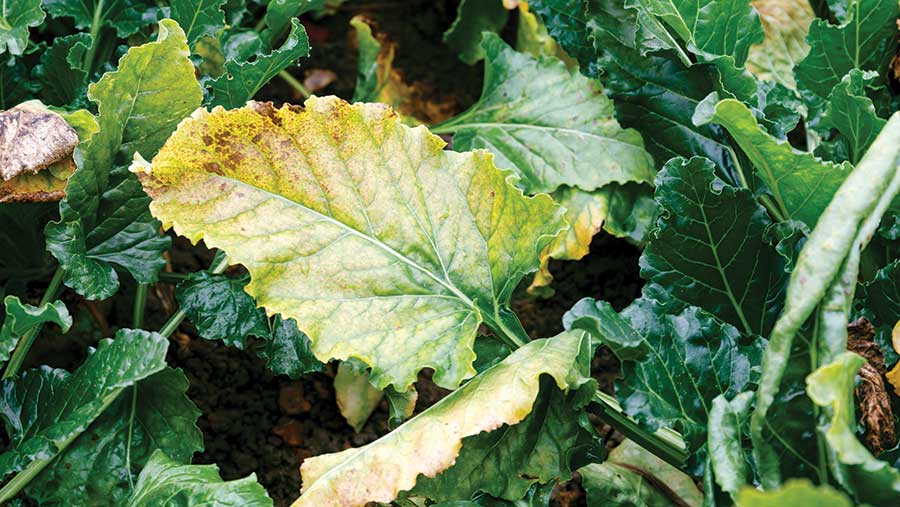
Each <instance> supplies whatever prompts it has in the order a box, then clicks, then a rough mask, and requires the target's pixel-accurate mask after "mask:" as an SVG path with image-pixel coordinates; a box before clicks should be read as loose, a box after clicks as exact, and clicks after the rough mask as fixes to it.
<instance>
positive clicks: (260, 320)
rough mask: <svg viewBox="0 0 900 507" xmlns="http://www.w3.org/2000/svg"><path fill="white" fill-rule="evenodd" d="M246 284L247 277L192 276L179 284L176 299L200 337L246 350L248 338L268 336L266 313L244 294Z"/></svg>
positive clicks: (206, 274) (201, 272)
mask: <svg viewBox="0 0 900 507" xmlns="http://www.w3.org/2000/svg"><path fill="white" fill-rule="evenodd" d="M247 281H248V280H247V277H243V278H230V277H228V276H225V275H214V274H211V273H209V272H207V271H200V272H197V273H191V274H190V275H189V276H188V278H187V279H186V280H184V281H183V282H181V283H179V284H178V287H177V289H176V292H175V298H176V299H177V300H178V305H179V306H180V307H181V309H182V310H184V311H185V312H186V313H187V318H188V320H190V321H191V323H193V324H194V325H195V326H197V332H198V333H199V334H200V336H202V337H203V338H206V339H207V340H221V341H222V342H224V343H225V344H226V345H229V346H232V347H237V348H239V349H242V350H243V349H245V348H247V337H248V336H256V337H260V338H265V337H267V336H268V335H269V321H268V319H267V318H266V312H265V311H263V310H262V309H261V308H257V307H256V302H255V301H254V300H253V298H252V297H250V295H249V294H247V293H246V292H244V286H245V285H247Z"/></svg>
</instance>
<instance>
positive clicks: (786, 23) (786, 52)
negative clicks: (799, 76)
mask: <svg viewBox="0 0 900 507" xmlns="http://www.w3.org/2000/svg"><path fill="white" fill-rule="evenodd" d="M751 5H753V7H754V8H755V9H756V11H757V12H758V13H759V20H760V21H761V22H762V26H763V29H764V30H765V33H766V38H765V40H763V41H762V42H761V43H759V44H755V45H753V46H751V47H750V54H749V56H748V57H747V70H749V71H750V72H752V73H753V74H754V75H756V77H757V78H759V79H765V80H770V81H776V82H778V83H781V84H783V85H784V86H786V87H788V88H791V89H796V83H795V82H794V67H795V66H796V65H797V63H798V62H800V61H801V60H802V59H803V58H804V57H805V56H806V54H807V53H808V52H809V45H808V44H807V43H806V35H807V33H809V25H810V23H812V20H813V19H814V18H815V14H814V13H813V10H812V8H811V7H810V5H809V2H808V1H807V0H754V1H753V2H751Z"/></svg>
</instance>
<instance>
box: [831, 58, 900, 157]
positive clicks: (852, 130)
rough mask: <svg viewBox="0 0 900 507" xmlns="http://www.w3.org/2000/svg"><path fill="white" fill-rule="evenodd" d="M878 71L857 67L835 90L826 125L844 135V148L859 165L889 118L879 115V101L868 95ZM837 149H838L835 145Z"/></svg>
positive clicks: (841, 141)
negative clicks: (876, 102) (877, 109)
mask: <svg viewBox="0 0 900 507" xmlns="http://www.w3.org/2000/svg"><path fill="white" fill-rule="evenodd" d="M876 75H877V74H876V73H874V72H871V73H870V72H863V71H860V70H856V69H853V70H851V71H850V73H849V74H847V75H846V76H844V77H843V79H841V82H840V83H839V84H838V85H837V86H835V87H834V89H833V90H831V94H830V95H829V99H828V106H826V109H825V117H824V118H823V121H822V128H825V129H827V128H834V129H836V130H837V131H838V132H839V133H840V134H841V137H840V139H839V141H837V142H838V143H840V144H841V148H840V151H842V152H844V153H846V154H847V160H849V161H850V163H851V164H856V163H858V162H859V161H860V159H862V156H863V154H864V153H865V152H866V150H868V149H869V146H870V145H871V144H872V142H873V141H875V138H876V137H877V136H878V133H879V132H881V129H882V128H884V124H885V123H887V122H886V121H884V120H882V119H881V118H879V117H878V114H877V113H876V112H875V104H873V103H872V99H870V98H869V97H867V96H866V85H867V84H868V83H870V82H871V81H872V80H873V79H874V78H875V77H876ZM832 150H834V148H832Z"/></svg>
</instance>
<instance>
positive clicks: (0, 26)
mask: <svg viewBox="0 0 900 507" xmlns="http://www.w3.org/2000/svg"><path fill="white" fill-rule="evenodd" d="M43 21H44V11H43V10H41V0H6V1H4V2H3V4H2V8H0V55H2V54H3V53H4V52H6V51H9V53H10V54H12V55H21V54H22V53H24V52H25V47H26V46H27V45H28V29H29V28H31V27H35V26H38V25H40V24H41V22H43Z"/></svg>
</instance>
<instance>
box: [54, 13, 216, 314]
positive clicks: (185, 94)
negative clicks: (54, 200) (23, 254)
mask: <svg viewBox="0 0 900 507" xmlns="http://www.w3.org/2000/svg"><path fill="white" fill-rule="evenodd" d="M188 55H189V51H188V47H187V40H186V39H185V37H184V33H183V32H182V31H181V29H180V28H179V27H178V25H177V24H176V23H175V22H174V21H171V20H163V21H162V22H160V25H159V35H158V38H157V41H156V42H151V43H148V44H144V45H143V46H139V47H134V48H131V49H130V50H129V51H128V53H127V54H126V55H125V56H124V57H122V59H121V61H120V62H119V68H118V70H117V71H116V72H110V73H107V74H105V75H104V76H103V78H102V79H100V81H98V82H97V83H94V84H93V85H91V87H90V89H89V92H88V96H89V98H90V99H91V100H92V101H94V102H96V103H98V110H99V117H98V122H99V125H100V131H99V133H98V134H96V135H95V136H94V137H92V138H91V140H90V142H89V143H87V144H84V145H82V146H79V147H78V149H77V150H76V159H78V160H79V168H78V170H77V171H76V172H75V174H73V175H72V177H71V178H69V182H68V185H67V186H66V198H65V199H64V200H63V201H62V202H61V203H60V216H61V220H60V221H59V222H54V223H51V224H48V226H47V229H46V237H47V248H48V250H49V251H50V252H51V253H52V254H53V256H54V257H56V258H57V260H59V262H60V264H61V265H62V266H63V267H64V268H65V269H66V279H65V283H66V285H67V286H69V287H72V288H73V289H75V291H76V292H78V293H79V294H81V295H83V296H85V297H87V298H88V299H105V298H108V297H110V296H111V295H113V294H114V293H115V292H116V290H117V289H118V287H119V279H118V275H117V274H116V272H115V269H114V266H118V267H121V268H124V269H125V270H127V271H128V272H129V273H130V274H131V275H132V276H133V277H134V279H135V280H137V281H138V282H139V283H152V282H154V281H155V280H156V275H157V272H158V271H159V270H160V269H161V268H162V267H163V266H164V265H165V260H164V259H163V257H162V255H161V253H162V252H163V251H164V250H165V249H166V248H168V246H169V244H170V240H169V238H166V237H163V236H160V234H159V223H158V222H157V221H156V220H154V219H153V217H151V216H150V213H149V211H148V210H147V204H148V200H149V199H148V198H147V196H146V195H145V194H144V193H143V192H142V190H141V188H140V183H139V182H138V181H137V179H136V178H135V177H134V175H132V174H129V173H128V171H127V170H126V169H125V168H124V167H123V165H124V164H127V163H128V162H129V159H130V158H131V157H132V156H133V154H134V153H135V152H137V151H140V152H142V153H146V154H148V155H149V154H151V153H155V152H156V150H158V149H159V147H160V146H162V143H163V142H164V141H165V139H166V138H167V137H168V136H169V134H170V133H171V132H172V131H173V130H174V129H175V126H176V125H177V124H178V122H180V121H181V119H182V118H184V117H185V116H187V115H189V114H190V113H191V111H193V110H194V109H196V107H197V106H199V105H200V101H201V98H202V92H201V90H200V85H199V84H198V83H197V79H196V77H195V76H194V66H193V64H192V63H191V61H190V60H189V59H188ZM151 69H152V71H150V70H151Z"/></svg>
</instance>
